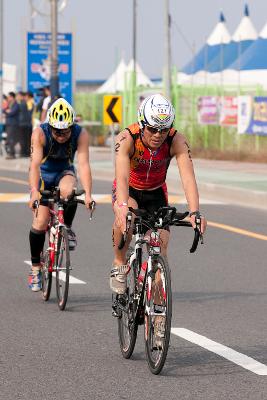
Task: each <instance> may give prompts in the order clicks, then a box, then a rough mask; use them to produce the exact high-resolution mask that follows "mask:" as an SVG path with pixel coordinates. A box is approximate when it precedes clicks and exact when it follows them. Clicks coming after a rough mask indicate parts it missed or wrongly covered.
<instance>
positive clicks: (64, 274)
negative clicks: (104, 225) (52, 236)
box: [56, 226, 70, 311]
mask: <svg viewBox="0 0 267 400" xmlns="http://www.w3.org/2000/svg"><path fill="white" fill-rule="evenodd" d="M56 254H57V255H56V257H57V258H56V261H57V262H56V289H57V299H58V306H59V309H60V310H62V311H63V310H65V307H66V303H67V300H68V293H69V276H70V252H69V240H68V233H67V230H66V228H65V227H64V226H62V227H60V228H59V232H58V243H57V253H56Z"/></svg>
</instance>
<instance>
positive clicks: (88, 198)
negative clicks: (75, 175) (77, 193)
mask: <svg viewBox="0 0 267 400" xmlns="http://www.w3.org/2000/svg"><path fill="white" fill-rule="evenodd" d="M84 204H85V207H86V208H87V209H88V210H91V205H92V204H95V201H94V199H93V198H92V196H91V195H89V194H86V193H85V197H84Z"/></svg>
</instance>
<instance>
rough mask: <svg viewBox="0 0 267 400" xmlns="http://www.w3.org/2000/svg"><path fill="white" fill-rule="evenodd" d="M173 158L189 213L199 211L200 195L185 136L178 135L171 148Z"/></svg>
mask: <svg viewBox="0 0 267 400" xmlns="http://www.w3.org/2000/svg"><path fill="white" fill-rule="evenodd" d="M171 156H174V157H176V161H177V165H178V169H179V172H180V177H181V181H182V185H183V188H184V192H185V196H186V200H187V203H188V207H189V211H190V212H193V211H196V210H199V194H198V188H197V183H196V179H195V173H194V167H193V162H192V158H191V152H190V147H189V144H188V142H187V140H186V138H185V136H184V135H182V134H181V133H177V134H176V135H175V137H174V139H173V142H172V146H171Z"/></svg>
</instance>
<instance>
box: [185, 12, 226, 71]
mask: <svg viewBox="0 0 267 400" xmlns="http://www.w3.org/2000/svg"><path fill="white" fill-rule="evenodd" d="M230 40H231V36H230V34H229V32H228V30H227V28H226V26H225V18H224V15H223V13H222V12H221V13H220V20H219V22H218V23H217V25H216V26H215V28H214V30H213V31H212V33H211V35H210V36H209V38H208V40H207V42H206V44H205V45H204V46H203V47H202V48H201V49H200V51H199V52H198V53H197V54H196V55H195V57H193V59H192V60H191V61H190V62H189V63H188V64H187V65H186V66H185V67H184V68H183V69H182V72H183V73H185V74H195V73H196V72H198V71H202V70H206V69H207V66H208V65H209V64H210V63H211V62H212V60H214V59H215V58H216V57H217V55H218V54H219V53H220V50H221V47H222V46H224V45H226V44H228V43H229V42H230Z"/></svg>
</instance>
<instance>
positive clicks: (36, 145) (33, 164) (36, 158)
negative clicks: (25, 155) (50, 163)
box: [29, 127, 45, 193]
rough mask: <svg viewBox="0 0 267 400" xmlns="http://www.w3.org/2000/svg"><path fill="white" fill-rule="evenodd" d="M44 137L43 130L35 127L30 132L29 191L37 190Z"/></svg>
mask: <svg viewBox="0 0 267 400" xmlns="http://www.w3.org/2000/svg"><path fill="white" fill-rule="evenodd" d="M44 143H45V137H44V133H43V130H42V129H41V128H40V127H37V128H35V129H34V131H33V132H32V138H31V159H30V168H29V184H30V190H31V193H32V192H34V191H37V192H38V187H39V180H40V165H41V163H42V159H43V154H44V152H43V149H44Z"/></svg>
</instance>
